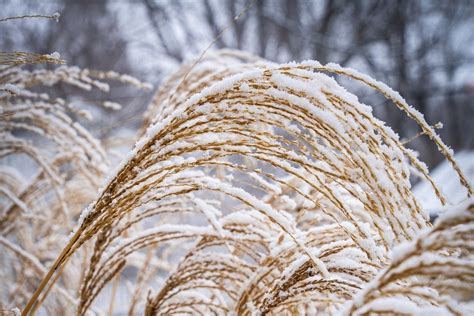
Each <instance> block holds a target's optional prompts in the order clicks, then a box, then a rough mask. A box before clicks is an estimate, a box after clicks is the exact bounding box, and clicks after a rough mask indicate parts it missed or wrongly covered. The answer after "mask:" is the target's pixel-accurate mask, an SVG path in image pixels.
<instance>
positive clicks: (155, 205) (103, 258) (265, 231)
mask: <svg viewBox="0 0 474 316" xmlns="http://www.w3.org/2000/svg"><path fill="white" fill-rule="evenodd" d="M190 65H191V66H190ZM192 65H195V66H192ZM327 73H334V74H338V75H342V76H346V77H349V78H352V79H355V80H357V81H360V82H362V83H364V84H366V85H368V86H369V87H370V88H372V89H374V90H376V91H379V92H381V93H382V94H383V95H384V96H385V97H386V98H387V99H389V100H391V101H393V103H394V104H395V105H396V106H398V107H399V108H400V109H401V110H402V111H404V112H405V113H406V114H407V115H408V116H409V117H410V118H412V119H413V120H414V121H415V122H416V123H418V124H419V125H420V126H421V128H422V130H423V132H424V133H425V134H426V135H428V136H429V137H430V138H431V139H433V141H434V143H435V145H436V146H437V147H438V149H439V150H440V152H441V153H442V154H443V155H444V156H445V157H446V159H447V160H449V161H450V162H451V164H452V166H453V169H454V170H455V171H456V172H457V174H458V175H459V178H460V183H461V184H462V185H463V186H464V187H465V188H466V190H467V192H468V196H470V195H472V187H471V185H470V184H469V182H468V181H467V179H466V178H465V176H464V175H463V173H462V171H461V170H460V169H459V167H458V166H457V164H456V162H455V160H454V158H453V157H452V153H451V151H450V150H449V148H448V147H447V146H446V145H445V144H444V143H443V142H442V141H441V139H440V138H439V137H438V136H437V135H436V133H435V131H434V130H433V129H432V128H431V127H430V126H429V125H428V124H427V122H426V121H425V120H424V118H423V116H422V115H421V114H420V113H418V112H417V111H416V110H414V109H413V108H411V107H409V106H408V105H407V104H406V102H405V101H404V100H403V99H402V98H401V97H400V96H399V95H398V94H397V93H395V92H394V91H393V90H391V89H390V88H388V87H386V86H385V85H384V84H382V83H379V82H377V81H375V80H373V79H371V78H369V77H367V76H365V75H362V74H360V73H358V72H356V71H354V70H351V69H346V68H342V67H340V66H337V65H334V64H328V65H326V66H323V65H321V64H319V63H317V62H313V61H307V62H303V63H290V64H285V65H277V64H274V63H270V62H266V61H264V60H261V59H258V58H257V57H253V56H250V55H246V54H242V53H239V52H230V51H218V52H215V53H212V54H209V55H207V56H206V57H205V58H203V60H202V61H201V63H199V64H196V63H191V64H189V65H185V66H184V67H183V69H181V70H180V71H179V72H178V73H177V74H175V75H173V76H171V77H170V78H169V79H168V81H167V82H165V83H164V85H163V87H162V89H161V90H160V91H159V92H158V94H157V96H156V98H155V101H154V102H153V103H152V104H151V105H150V107H149V109H148V111H147V113H146V117H145V118H146V122H147V123H148V124H149V126H148V127H147V129H146V130H145V129H144V131H143V132H142V133H143V135H142V137H141V139H140V140H139V141H138V142H137V144H136V145H135V148H134V150H133V151H132V152H131V153H130V154H129V156H128V158H127V159H125V160H124V161H123V163H122V164H121V165H120V166H118V167H117V169H116V171H115V172H114V173H112V176H111V177H110V178H109V180H108V181H107V182H106V185H105V186H104V187H103V189H102V190H101V193H100V196H99V197H98V198H97V199H96V200H95V201H94V202H93V203H92V204H90V206H89V207H88V208H87V209H86V210H84V211H83V212H82V215H81V218H80V220H79V224H78V225H77V227H76V229H75V232H74V235H73V236H72V237H71V238H70V239H69V242H68V244H67V246H66V247H65V248H64V249H63V251H62V252H61V254H60V255H59V256H58V257H57V258H56V260H55V262H54V264H53V265H52V267H51V269H50V270H49V272H48V273H47V275H46V276H45V277H44V278H43V280H42V281H41V283H40V286H39V287H38V288H37V290H36V292H35V293H34V294H33V296H32V297H31V299H30V300H29V302H28V304H27V305H26V307H25V309H24V310H23V314H24V315H28V314H29V313H30V311H35V310H36V309H37V308H38V307H39V304H38V303H37V299H38V298H39V297H40V295H41V293H43V291H45V293H48V292H49V289H50V288H52V286H53V284H54V283H55V280H57V277H58V274H57V271H58V270H60V269H62V268H63V267H65V266H66V263H67V262H68V261H69V260H70V259H71V258H72V256H73V255H74V254H76V253H77V252H78V251H79V250H80V249H84V248H87V247H88V244H90V243H89V241H91V240H92V241H93V242H94V246H93V248H90V250H91V254H90V256H89V257H88V259H86V260H88V263H87V264H86V266H85V269H86V270H85V271H84V274H83V278H82V282H81V287H80V291H79V293H80V294H79V302H78V305H77V307H76V313H77V314H78V315H85V314H86V313H87V311H88V310H89V309H90V308H91V307H92V306H93V303H94V301H95V299H96V298H97V297H98V295H99V293H101V292H102V290H103V289H104V288H105V287H106V285H107V284H108V283H109V282H110V281H111V280H113V279H114V278H115V277H118V276H119V275H120V273H121V272H122V271H124V269H126V268H127V267H136V268H137V269H139V271H140V275H150V274H149V273H152V272H150V271H157V268H158V267H161V268H160V269H162V273H164V275H165V276H166V278H165V279H164V281H163V282H161V283H160V284H156V283H153V282H148V284H150V285H152V286H158V289H157V291H156V293H154V294H153V293H149V294H148V296H147V297H146V300H144V299H141V300H140V299H139V298H138V297H139V296H140V294H139V293H141V292H140V288H138V289H137V288H135V292H134V293H133V294H132V295H131V298H132V301H131V303H130V309H129V312H133V311H135V310H136V308H137V306H138V305H141V306H143V309H144V311H145V314H147V315H155V314H174V313H177V314H185V313H198V314H199V313H201V314H206V313H215V314H222V313H224V314H225V313H237V314H239V315H250V314H255V313H257V314H294V313H297V312H298V313H299V312H304V311H307V312H309V313H311V312H314V311H318V312H320V313H327V314H333V313H338V312H343V311H348V313H349V314H351V313H356V312H357V313H359V312H360V313H361V314H364V313H366V312H367V311H368V310H372V311H374V312H379V311H383V312H392V313H394V314H396V313H398V312H403V311H402V310H401V309H400V310H398V309H397V308H398V307H397V306H395V305H394V307H391V308H388V309H387V302H391V303H393V302H394V301H395V300H399V299H400V300H401V301H402V302H405V301H406V300H410V302H412V305H410V308H411V310H410V311H409V313H411V312H413V311H417V310H418V309H417V308H431V309H437V308H438V310H443V311H448V312H450V313H453V314H456V313H457V312H458V310H457V309H456V308H459V306H461V309H462V310H463V311H464V310H466V309H463V308H464V307H466V306H463V305H462V304H464V303H462V301H463V299H462V298H459V297H457V296H456V295H452V297H451V299H450V300H447V299H445V295H448V294H450V295H451V294H453V293H454V292H456V291H455V290H456V289H466V288H468V286H469V285H472V278H471V277H470V276H469V275H468V276H467V278H464V277H461V275H462V273H465V272H466V271H468V269H469V267H470V265H471V264H472V258H471V257H470V256H471V251H472V249H471V248H470V247H469V244H468V243H467V241H468V240H469V239H468V238H467V236H468V235H466V234H464V233H462V234H459V233H457V231H458V230H457V228H456V229H454V227H455V225H447V226H446V225H444V224H438V225H437V226H435V227H434V228H431V224H430V223H429V221H428V217H427V215H426V213H425V212H424V211H423V210H422V209H421V208H420V206H419V204H418V202H417V201H416V199H415V198H414V196H413V194H412V192H411V183H410V168H411V167H414V168H416V169H417V170H418V171H419V173H420V174H421V175H423V177H425V178H426V180H427V181H429V182H430V183H431V185H432V187H433V189H434V191H435V193H436V195H437V196H438V198H439V199H440V201H441V202H442V203H443V204H444V203H445V202H446V198H445V197H444V196H443V195H442V194H441V191H440V190H439V188H438V187H437V186H436V184H435V183H434V181H433V180H432V179H431V178H430V176H429V172H428V170H427V168H426V166H425V165H424V164H423V163H422V162H421V161H419V160H418V159H417V157H416V155H415V154H414V153H413V152H412V151H411V150H409V149H408V148H406V147H405V146H404V144H403V143H402V142H401V141H400V140H399V138H398V135H396V134H395V133H394V132H393V131H392V130H391V129H390V127H388V126H385V124H384V123H383V122H382V121H380V120H378V119H377V118H375V117H374V116H373V115H372V110H371V108H370V106H367V105H364V104H362V103H360V102H359V101H358V99H357V97H356V96H354V95H353V94H351V93H349V92H348V91H347V90H346V89H345V88H343V87H342V86H341V85H340V84H339V83H338V82H337V81H336V80H335V79H334V78H332V77H330V76H328V75H327ZM182 74H186V76H185V78H184V79H181V78H182ZM171 96H173V97H171ZM468 209H470V208H468ZM442 223H445V222H442ZM464 224H468V225H472V218H471V217H469V216H467V217H465V221H463V222H462V225H464ZM439 227H443V228H442V229H441V228H439ZM469 227H470V226H469ZM440 230H443V231H446V234H448V235H449V234H454V235H450V238H447V237H446V238H444V239H442V240H441V241H439V240H438V239H432V238H431V235H430V234H433V235H436V234H438V231H440ZM422 231H428V233H427V234H428V235H426V234H425V235H421V236H428V237H426V238H427V239H428V240H438V242H436V243H434V244H433V245H432V246H429V247H433V248H429V247H428V248H427V247H425V248H422V249H421V248H416V249H417V252H416V254H417V255H419V254H421V255H423V254H424V253H428V252H430V251H437V250H439V249H441V248H442V247H447V249H449V251H450V254H451V255H454V256H457V257H456V258H457V259H452V260H451V261H449V260H448V261H447V260H446V259H444V257H442V256H437V257H430V258H431V259H430V260H432V261H431V262H432V263H433V264H432V266H431V267H425V266H419V267H418V268H419V270H417V271H418V272H417V273H418V274H419V275H421V276H424V277H426V278H427V279H426V280H428V281H426V282H425V281H424V280H425V279H423V278H421V279H418V278H411V277H410V276H411V275H410V274H407V277H403V278H400V277H399V276H398V274H395V276H396V277H393V274H390V273H391V272H390V271H391V269H396V268H397V266H396V265H397V262H398V261H396V260H394V258H393V254H392V249H394V247H396V246H398V245H401V244H403V245H405V244H406V243H410V242H411V243H415V244H416V245H418V244H419V242H418V241H417V240H425V239H423V238H424V237H423V238H422V237H420V234H421V232H422ZM451 237H452V238H451ZM417 238H418V239H417ZM420 238H422V239H420ZM449 243H451V244H449ZM178 244H179V247H177V246H176V245H178ZM428 244H429V243H428V242H427V245H428ZM453 247H457V248H458V250H456V251H454V250H453V249H454V248H453ZM420 249H421V250H422V251H421V252H420ZM431 249H433V250H431ZM179 254H182V256H181V259H180V260H179V264H178V266H177V267H176V268H173V267H172V264H171V263H174V262H177V260H178V258H175V256H177V255H179ZM134 258H135V259H134ZM137 258H142V259H143V258H146V260H147V262H150V263H149V264H145V265H143V261H141V262H140V264H137V263H136V262H135V260H136V259H137ZM401 258H402V259H400V260H401V261H400V262H406V261H409V260H410V258H411V257H410V256H405V257H401ZM443 262H444V263H443ZM443 264H444V265H443ZM446 265H447V266H453V267H456V270H453V274H452V275H450V277H451V278H450V279H449V282H451V281H450V280H453V279H454V280H457V282H458V281H459V280H461V281H459V282H458V283H457V284H453V285H450V286H448V285H449V284H450V283H447V282H446V281H444V280H442V281H440V283H439V287H438V286H437V285H436V284H434V283H432V282H431V280H429V277H430V276H431V275H433V274H434V273H436V272H437V271H438V270H436V269H437V267H444V266H446ZM433 269H434V270H433ZM387 271H389V272H387ZM456 271H457V272H456ZM409 273H413V272H409ZM387 276H390V278H387ZM52 278H53V279H52ZM55 278H56V279H55ZM51 279H52V280H51ZM402 279H403V280H402ZM399 281H400V282H399ZM390 282H395V283H394V286H390V287H389V288H388V287H387V284H389V283H390ZM420 282H422V283H420ZM423 282H424V283H423ZM139 283H140V284H145V283H147V282H145V283H143V279H142V280H141V281H140V282H139ZM433 284H434V285H433ZM421 288H423V291H421V290H420V291H418V290H419V289H421ZM446 289H448V290H449V291H446ZM364 295H365V296H364ZM401 295H405V296H403V297H401ZM385 296H387V297H388V299H386V300H383V298H384V297H385ZM45 297H46V295H43V297H42V298H41V299H40V301H43V300H44V298H45ZM359 297H361V298H359ZM112 299H113V298H112ZM374 299H375V300H379V301H378V302H377V304H378V303H380V304H378V305H377V304H374ZM454 300H456V301H458V302H461V303H460V304H458V305H459V306H457V307H453V306H454V305H453V303H452V302H453V301H454ZM371 304H372V305H371ZM413 304H414V305H413ZM347 306H349V307H347ZM376 308H379V309H376ZM466 308H469V306H467V307H466Z"/></svg>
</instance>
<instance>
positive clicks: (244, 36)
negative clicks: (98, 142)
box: [0, 0, 474, 166]
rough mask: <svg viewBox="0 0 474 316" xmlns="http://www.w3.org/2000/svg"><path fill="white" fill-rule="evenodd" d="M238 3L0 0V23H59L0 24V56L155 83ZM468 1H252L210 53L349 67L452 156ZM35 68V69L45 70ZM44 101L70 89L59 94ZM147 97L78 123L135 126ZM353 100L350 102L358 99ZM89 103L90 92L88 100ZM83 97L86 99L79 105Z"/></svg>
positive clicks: (471, 88) (465, 75) (390, 113)
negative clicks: (404, 108)
mask: <svg viewBox="0 0 474 316" xmlns="http://www.w3.org/2000/svg"><path fill="white" fill-rule="evenodd" d="M248 4H249V1H248V0H187V1H186V0H110V1H107V0H47V1H33V0H0V7H1V10H0V12H1V14H0V15H1V17H6V16H16V15H24V14H52V13H54V12H59V13H61V18H60V20H59V23H55V22H52V21H48V20H34V19H31V20H17V21H8V22H4V23H2V24H0V34H1V36H0V48H1V50H2V51H28V52H38V53H51V52H54V51H57V52H59V53H60V54H61V57H62V58H63V59H65V60H66V61H67V63H68V64H69V65H78V66H80V67H84V68H90V69H97V70H114V71H118V72H122V73H127V74H130V75H133V76H136V77H138V78H140V79H142V80H144V81H148V82H150V83H153V84H154V85H155V87H159V84H160V82H161V81H162V80H163V79H164V78H165V77H166V75H168V74H170V73H171V72H172V71H173V70H174V69H176V68H177V67H178V66H179V64H180V63H182V62H183V61H185V60H188V59H190V58H193V57H196V56H198V55H199V54H200V53H201V52H202V51H203V50H204V49H205V48H206V47H207V46H208V45H209V43H210V42H211V41H212V40H213V39H215V38H216V37H217V35H218V34H219V32H220V31H221V30H222V29H223V28H225V27H226V26H227V25H229V23H230V21H232V20H233V18H234V17H235V16H237V15H238V14H239V13H241V12H242V11H244V10H245V8H246V7H247V6H248ZM473 29H474V2H473V1H470V0H450V1H442V0H431V1H408V0H390V1H389V0H387V1H375V0H364V1H338V0H336V1H329V0H313V1H309V0H306V1H304V0H256V1H254V3H253V5H252V6H251V8H250V9H249V10H248V12H246V13H245V14H244V15H242V16H241V17H240V19H238V20H237V21H236V22H235V23H234V24H233V25H232V26H231V27H230V28H229V29H228V30H227V31H226V32H225V33H224V34H223V36H222V37H221V38H218V39H217V41H216V43H215V45H214V46H213V48H215V49H217V48H231V49H240V50H245V51H249V52H252V53H254V54H256V55H259V56H262V57H264V58H267V59H269V60H273V61H278V62H288V61H292V60H296V61H301V60H304V59H315V60H318V61H320V62H321V63H327V62H335V63H340V64H341V65H343V66H348V67H352V68H356V69H358V70H360V71H362V72H365V73H367V74H369V75H371V76H372V77H374V78H376V79H378V80H380V81H383V82H385V83H387V84H388V85H389V86H391V87H393V88H394V89H396V90H398V91H399V92H400V93H401V95H402V96H403V97H405V98H406V99H407V101H408V103H409V104H411V105H412V106H414V107H415V108H417V109H418V110H419V111H421V112H422V113H424V114H425V116H426V119H427V121H428V122H429V123H430V124H433V125H434V124H435V123H437V122H439V121H441V122H443V123H444V127H443V128H442V129H441V130H439V133H440V134H441V136H442V138H443V139H444V140H445V141H446V143H447V144H448V145H450V146H451V147H452V148H453V149H455V150H461V149H472V148H474V133H473V131H474V128H473V124H474V123H473V121H474V98H473V97H474V45H473V43H474V32H473V31H472V30H473ZM45 67H47V66H45ZM53 93H57V94H58V95H61V94H65V93H67V94H68V95H74V96H75V98H76V99H77V100H78V102H80V101H81V97H82V93H83V92H81V91H79V90H77V91H76V90H74V89H73V88H70V87H63V86H59V87H58V88H55V90H54V91H53ZM152 94H153V91H152V92H147V91H145V92H143V91H141V92H137V91H136V90H135V89H132V88H130V87H127V86H125V85H119V84H115V86H113V88H112V91H111V94H109V95H105V96H104V95H101V94H97V96H95V95H94V97H96V98H97V100H98V101H99V100H100V98H111V99H112V100H114V101H118V102H120V103H121V104H123V105H124V108H123V109H122V110H121V111H119V112H113V113H112V112H111V113H105V112H104V113H101V114H102V115H98V116H97V115H95V119H94V120H93V121H92V122H90V123H88V124H89V125H88V126H89V127H90V128H91V130H92V131H93V132H94V133H95V134H96V135H97V136H98V137H100V138H103V139H106V138H108V137H110V136H111V135H110V133H111V131H112V130H113V128H114V127H116V126H117V125H118V126H122V127H123V128H124V129H128V130H131V131H133V130H137V129H138V128H139V126H140V124H141V122H142V114H143V111H144V110H145V108H146V105H147V103H148V102H150V100H151V98H152ZM359 95H361V94H359ZM89 96H90V93H89ZM363 98H364V101H366V102H369V103H370V104H373V105H375V109H374V110H375V111H376V114H377V115H378V116H379V117H380V118H381V119H383V120H385V121H386V122H387V124H388V125H390V126H392V127H393V128H394V129H395V130H396V131H397V132H398V133H399V134H400V136H401V137H404V138H406V139H410V138H411V137H412V136H414V135H416V134H417V133H418V130H417V129H416V127H415V126H414V125H411V123H410V122H409V120H407V119H403V115H402V113H400V112H399V110H398V109H396V108H395V107H393V106H389V105H388V104H386V102H385V101H384V100H383V98H382V97H381V96H377V95H376V94H374V93H369V94H366V95H363ZM89 99H90V97H89ZM410 144H411V146H412V147H413V148H415V149H416V150H418V151H419V152H420V155H421V158H422V159H423V160H424V161H426V162H427V163H428V164H429V165H430V166H434V165H436V164H437V163H438V162H439V161H440V159H441V157H440V156H439V155H438V154H437V153H436V149H435V148H433V147H432V145H428V141H427V139H425V138H424V137H418V138H416V139H415V140H413V141H412V142H411V143H410Z"/></svg>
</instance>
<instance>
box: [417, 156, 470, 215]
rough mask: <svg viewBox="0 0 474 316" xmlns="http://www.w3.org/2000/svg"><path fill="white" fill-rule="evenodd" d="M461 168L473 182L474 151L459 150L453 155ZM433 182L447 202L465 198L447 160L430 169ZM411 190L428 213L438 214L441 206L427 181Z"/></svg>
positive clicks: (464, 191)
mask: <svg viewBox="0 0 474 316" xmlns="http://www.w3.org/2000/svg"><path fill="white" fill-rule="evenodd" d="M455 159H456V161H457V162H458V164H459V166H460V168H461V170H462V171H463V172H464V174H465V175H466V177H467V179H468V181H469V182H470V183H471V184H472V183H474V151H461V152H459V153H457V154H456V155H455ZM431 176H432V178H433V179H434V182H435V183H436V184H438V185H439V186H440V188H441V191H442V192H443V193H444V195H445V196H446V198H447V200H448V204H457V203H459V202H460V201H462V200H463V199H465V198H466V196H467V193H466V189H465V188H463V187H462V186H461V184H460V183H459V179H458V176H457V175H456V173H455V172H454V170H453V168H452V167H451V166H450V164H449V162H447V161H443V162H442V163H440V164H439V165H438V166H437V167H436V168H434V169H433V170H432V171H431ZM413 192H414V194H415V196H416V198H417V199H418V201H419V202H420V203H421V206H422V207H423V208H424V209H425V210H427V211H428V212H429V213H430V214H432V215H434V214H438V213H439V212H441V211H442V209H443V207H442V205H441V203H440V202H439V200H438V199H437V198H436V196H435V193H434V191H433V189H432V188H431V186H430V185H429V184H428V183H427V182H420V183H418V184H417V185H416V186H415V187H414V188H413Z"/></svg>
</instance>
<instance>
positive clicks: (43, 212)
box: [0, 15, 148, 314]
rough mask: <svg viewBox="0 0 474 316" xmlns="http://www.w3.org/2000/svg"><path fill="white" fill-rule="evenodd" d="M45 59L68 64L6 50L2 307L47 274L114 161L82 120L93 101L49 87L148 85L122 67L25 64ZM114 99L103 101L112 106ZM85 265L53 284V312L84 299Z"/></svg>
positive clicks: (0, 117) (1, 117)
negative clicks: (77, 291)
mask: <svg viewBox="0 0 474 316" xmlns="http://www.w3.org/2000/svg"><path fill="white" fill-rule="evenodd" d="M39 17H42V16H39ZM51 17H55V15H53V16H51ZM18 18H23V17H18ZM2 21H3V20H2ZM45 62H48V63H54V64H62V63H64V61H63V60H61V59H60V57H59V54H57V53H53V54H51V55H38V54H33V53H22V52H14V53H6V52H1V53H0V105H1V109H0V137H1V140H2V141H1V142H0V159H1V165H0V205H1V207H0V248H1V252H2V256H1V262H0V266H1V267H2V269H0V279H2V282H0V283H1V287H0V288H1V296H0V301H2V303H3V302H4V303H5V304H2V305H1V306H0V308H1V310H2V311H3V310H4V306H5V307H8V308H10V307H14V306H24V305H25V304H26V303H27V301H28V299H29V297H31V295H32V293H33V292H34V290H35V287H36V285H37V284H38V282H39V280H40V279H41V278H42V277H43V276H44V274H45V273H47V268H46V267H48V266H49V265H50V264H51V261H53V260H54V258H55V256H56V255H57V251H59V250H60V248H61V247H62V246H63V245H64V244H65V243H67V240H68V238H69V232H70V230H71V229H72V228H73V227H74V224H75V223H76V222H77V218H78V216H79V213H80V212H81V210H82V209H83V208H84V205H87V203H89V202H90V201H91V200H93V199H95V198H96V197H97V188H98V187H99V185H100V183H101V181H102V180H101V179H103V178H104V177H105V174H106V171H107V170H108V169H109V168H110V164H109V162H108V158H107V156H108V155H107V153H106V151H105V149H104V148H103V147H102V145H101V144H100V141H99V140H97V139H96V138H95V137H94V136H93V135H92V134H91V133H90V132H89V131H87V130H86V129H85V128H84V127H83V126H82V125H81V124H80V123H79V121H78V118H80V117H83V118H86V119H91V118H92V116H91V114H90V113H89V112H88V111H87V110H86V109H84V108H83V107H82V104H84V103H86V104H88V105H89V106H90V105H91V102H87V100H85V101H83V102H82V103H81V105H76V104H74V103H73V102H72V100H70V99H68V98H64V99H63V98H54V97H51V96H50V95H49V94H48V93H46V92H44V91H47V88H48V87H51V86H54V85H57V84H61V83H62V84H67V85H72V86H75V87H78V88H81V89H84V90H91V89H98V90H101V91H103V92H107V91H108V90H109V85H108V84H107V83H106V81H109V80H115V81H120V82H123V83H126V84H131V85H135V86H137V87H139V88H147V87H148V86H147V85H145V84H143V83H141V82H139V81H138V80H136V79H135V78H132V77H130V76H127V75H121V74H118V73H115V72H98V71H91V70H88V69H79V68H77V67H71V66H59V67H56V68H52V69H33V70H32V69H31V68H29V69H25V68H23V67H22V66H23V65H25V64H38V63H45ZM109 103H110V102H108V103H107V102H105V103H104V104H102V105H99V106H104V107H107V106H108V104H109ZM92 105H93V103H92ZM17 162H19V163H17ZM25 166H26V167H25ZM25 168H26V169H27V170H26V171H25V170H23V169H25ZM79 262H80V260H79ZM82 270H84V268H83V267H79V268H77V267H75V268H73V269H66V270H65V271H64V272H63V278H62V284H61V285H59V284H58V285H56V286H55V287H54V289H53V296H54V299H53V302H52V303H51V304H46V307H47V311H48V313H50V314H64V313H67V311H72V310H71V306H75V305H77V302H76V299H75V298H74V294H72V291H71V290H72V289H74V288H75V287H76V286H77V284H78V283H79V282H80V280H79V278H77V275H78V274H80V273H81V271H82ZM7 303H8V304H7Z"/></svg>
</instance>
